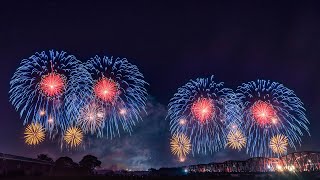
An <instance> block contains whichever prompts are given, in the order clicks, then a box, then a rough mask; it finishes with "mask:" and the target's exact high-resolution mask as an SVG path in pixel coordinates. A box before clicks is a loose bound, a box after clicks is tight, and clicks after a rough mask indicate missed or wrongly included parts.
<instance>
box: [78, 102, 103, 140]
mask: <svg viewBox="0 0 320 180" xmlns="http://www.w3.org/2000/svg"><path fill="white" fill-rule="evenodd" d="M104 116H105V112H104V111H103V108H102V107H101V106H100V105H99V104H97V103H89V104H88V105H86V106H84V107H83V108H82V109H81V111H80V116H79V118H78V120H77V124H78V126H80V127H81V128H82V129H83V131H84V133H88V132H90V133H91V134H93V133H97V135H98V136H102V128H103V127H104Z"/></svg>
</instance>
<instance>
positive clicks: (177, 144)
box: [170, 134, 191, 159]
mask: <svg viewBox="0 0 320 180" xmlns="http://www.w3.org/2000/svg"><path fill="white" fill-rule="evenodd" d="M170 145H171V152H172V154H173V155H177V156H178V157H179V158H180V159H185V157H186V156H187V154H189V153H190V151H191V143H190V139H189V138H188V137H187V136H186V135H184V134H175V135H173V137H172V138H171V142H170Z"/></svg>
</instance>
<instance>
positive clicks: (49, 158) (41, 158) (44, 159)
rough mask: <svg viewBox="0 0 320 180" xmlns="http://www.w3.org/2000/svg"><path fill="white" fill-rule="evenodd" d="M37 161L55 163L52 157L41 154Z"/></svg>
mask: <svg viewBox="0 0 320 180" xmlns="http://www.w3.org/2000/svg"><path fill="white" fill-rule="evenodd" d="M37 159H39V160H42V161H48V162H51V163H53V159H52V158H51V157H49V156H48V155H47V154H39V155H38V156H37Z"/></svg>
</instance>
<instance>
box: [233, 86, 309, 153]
mask: <svg viewBox="0 0 320 180" xmlns="http://www.w3.org/2000/svg"><path fill="white" fill-rule="evenodd" d="M237 96H238V98H239V100H241V102H242V108H243V119H244V120H243V123H242V125H241V126H242V129H243V132H245V133H246V136H247V152H248V153H249V154H250V155H251V156H271V155H272V151H271V149H270V148H269V143H270V138H271V137H273V136H275V135H276V134H282V135H284V136H285V137H287V138H288V144H289V145H290V146H291V147H293V148H295V144H296V143H299V144H300V143H301V136H302V135H303V130H304V131H305V132H307V133H309V130H308V127H307V125H308V124H309V121H308V120H307V118H306V116H305V109H304V107H303V103H302V102H301V100H300V99H299V98H298V97H297V96H296V95H295V94H294V92H293V91H292V90H290V89H288V88H287V87H285V86H284V85H282V84H280V83H277V82H271V81H266V80H258V81H256V82H255V81H251V82H249V83H243V84H242V85H241V86H239V87H238V89H237Z"/></svg>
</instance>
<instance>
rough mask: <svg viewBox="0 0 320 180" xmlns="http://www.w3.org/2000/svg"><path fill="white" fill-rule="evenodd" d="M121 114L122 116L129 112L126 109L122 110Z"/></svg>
mask: <svg viewBox="0 0 320 180" xmlns="http://www.w3.org/2000/svg"><path fill="white" fill-rule="evenodd" d="M119 113H120V114H121V115H125V114H127V111H126V109H121V110H120V112H119Z"/></svg>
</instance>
